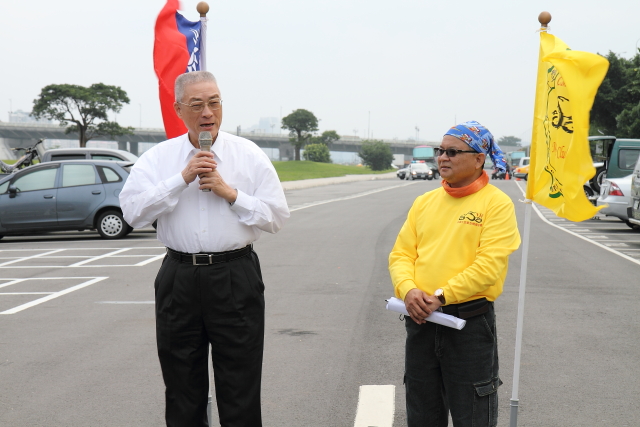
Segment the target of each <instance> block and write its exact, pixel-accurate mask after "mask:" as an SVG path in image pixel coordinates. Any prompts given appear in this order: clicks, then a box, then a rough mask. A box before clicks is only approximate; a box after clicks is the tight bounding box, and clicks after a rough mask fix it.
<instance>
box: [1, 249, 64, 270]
mask: <svg viewBox="0 0 640 427" xmlns="http://www.w3.org/2000/svg"><path fill="white" fill-rule="evenodd" d="M62 251H64V249H56V250H55V251H49V252H45V253H43V254H37V255H32V256H30V257H24V258H20V259H15V260H13V261H8V262H4V263H2V264H0V267H4V266H5V265H9V264H13V263H16V262H20V261H26V260H28V259H33V258H39V257H41V256H44V255H51V254H55V253H58V252H62Z"/></svg>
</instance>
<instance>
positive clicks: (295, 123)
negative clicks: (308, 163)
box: [282, 108, 318, 160]
mask: <svg viewBox="0 0 640 427" xmlns="http://www.w3.org/2000/svg"><path fill="white" fill-rule="evenodd" d="M282 129H287V130H288V131H289V136H290V138H289V141H291V144H293V147H294V148H295V151H296V156H295V160H300V149H301V148H302V147H303V146H304V144H306V143H307V141H308V139H309V138H311V135H312V133H313V132H315V131H317V130H318V119H317V118H316V116H314V115H313V113H312V112H311V111H307V110H304V109H302V108H300V109H298V110H295V111H293V112H292V113H291V114H289V115H288V116H286V117H283V118H282Z"/></svg>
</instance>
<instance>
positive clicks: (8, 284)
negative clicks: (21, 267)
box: [0, 279, 29, 288]
mask: <svg viewBox="0 0 640 427" xmlns="http://www.w3.org/2000/svg"><path fill="white" fill-rule="evenodd" d="M2 280H7V279H2ZM9 280H11V281H10V282H9V283H4V284H2V285H0V288H4V287H5V286H11V285H15V284H16V283H20V282H24V281H25V280H29V279H9Z"/></svg>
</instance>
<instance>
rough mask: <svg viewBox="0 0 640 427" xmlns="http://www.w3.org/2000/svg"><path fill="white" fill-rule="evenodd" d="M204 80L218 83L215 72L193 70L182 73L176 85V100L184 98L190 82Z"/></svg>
mask: <svg viewBox="0 0 640 427" xmlns="http://www.w3.org/2000/svg"><path fill="white" fill-rule="evenodd" d="M202 82H212V83H215V84H216V85H217V84H218V82H217V81H216V78H215V77H214V76H213V74H211V73H210V72H208V71H192V72H190V73H184V74H180V75H179V76H178V78H177V79H176V85H175V89H174V91H175V94H176V102H179V101H182V98H183V97H184V88H185V87H187V86H188V85H190V84H194V83H202Z"/></svg>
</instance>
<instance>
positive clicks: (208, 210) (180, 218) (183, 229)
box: [120, 132, 289, 253]
mask: <svg viewBox="0 0 640 427" xmlns="http://www.w3.org/2000/svg"><path fill="white" fill-rule="evenodd" d="M198 151H199V150H198V149H197V148H194V146H193V145H192V144H191V143H190V142H189V138H188V137H187V134H185V135H182V136H179V137H177V138H173V139H170V140H168V141H164V142H161V143H160V144H158V145H156V146H155V147H153V148H151V149H150V150H148V151H146V152H145V153H144V154H143V155H142V156H141V157H140V159H138V160H137V161H136V163H135V165H134V166H133V168H132V170H131V174H130V175H129V178H128V179H127V182H126V183H125V185H124V188H123V189H122V192H121V193H120V206H121V208H122V212H123V215H124V219H125V220H126V221H127V222H128V223H129V225H131V226H132V227H134V228H140V227H144V226H148V225H150V224H152V223H153V221H155V220H156V219H157V220H158V228H157V231H158V240H160V241H161V242H162V243H163V244H164V245H165V246H167V247H169V248H171V249H174V250H176V251H180V252H186V253H198V252H222V251H228V250H233V249H240V248H243V247H245V246H247V245H248V244H250V243H252V242H254V241H255V240H257V239H258V238H259V237H260V234H261V233H262V231H268V232H269V233H276V232H278V230H280V229H281V228H282V226H283V224H284V222H285V221H286V220H287V218H289V208H288V206H287V201H286V199H285V197H284V192H283V190H282V185H281V184H280V180H279V179H278V175H277V174H276V171H275V169H274V167H273V165H272V164H271V161H270V160H269V158H268V157H267V155H266V154H265V153H264V152H263V151H262V150H261V149H260V148H259V147H258V146H257V145H256V144H255V143H253V142H251V141H249V140H248V139H244V138H240V137H238V136H235V135H231V134H229V133H226V132H219V133H218V137H217V139H216V140H215V142H214V144H213V145H212V146H211V152H212V153H214V155H215V157H214V160H215V161H216V163H217V164H218V168H217V169H218V172H219V173H220V175H221V176H222V179H224V180H225V182H226V183H227V184H228V185H229V186H231V187H232V188H235V189H236V190H238V198H237V199H236V201H235V203H234V204H233V205H230V204H229V203H228V202H227V201H226V200H225V199H223V198H222V197H219V196H216V195H215V193H213V192H204V191H201V190H199V189H198V187H199V184H198V182H199V181H200V179H199V178H197V177H196V179H195V181H193V182H192V183H190V184H189V185H187V184H186V183H185V182H184V179H183V178H182V170H183V169H184V168H185V167H186V166H187V163H188V162H189V160H190V159H191V158H192V157H193V156H194V155H195V154H196V153H197V152H198Z"/></svg>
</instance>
